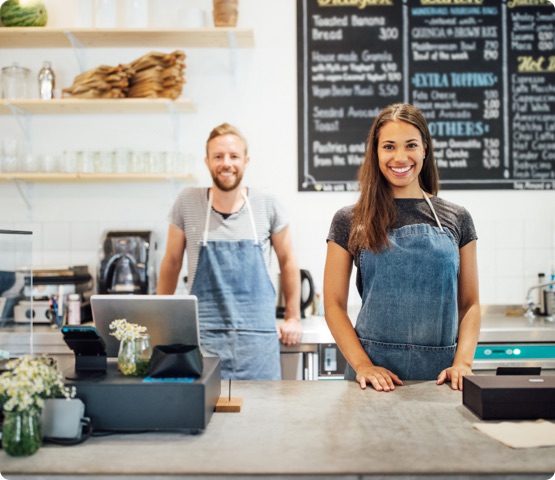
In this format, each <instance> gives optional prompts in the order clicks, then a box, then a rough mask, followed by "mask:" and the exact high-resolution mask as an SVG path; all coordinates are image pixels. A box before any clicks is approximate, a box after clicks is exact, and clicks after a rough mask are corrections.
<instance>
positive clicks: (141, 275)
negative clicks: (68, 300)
mask: <svg viewBox="0 0 555 480" xmlns="http://www.w3.org/2000/svg"><path fill="white" fill-rule="evenodd" d="M156 249H157V242H156V239H155V238H154V232H151V231H136V230H132V231H131V230H130V231H124V230H121V231H109V232H105V233H104V234H103V236H102V239H101V243H100V252H99V256H100V259H99V260H100V261H99V265H98V274H97V281H98V293H100V294H115V293H117V294H141V295H147V294H155V293H156V265H155V252H156Z"/></svg>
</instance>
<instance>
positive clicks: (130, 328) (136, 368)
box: [110, 318, 152, 375]
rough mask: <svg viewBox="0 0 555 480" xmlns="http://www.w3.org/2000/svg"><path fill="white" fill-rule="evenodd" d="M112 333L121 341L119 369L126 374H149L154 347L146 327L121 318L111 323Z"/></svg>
mask: <svg viewBox="0 0 555 480" xmlns="http://www.w3.org/2000/svg"><path fill="white" fill-rule="evenodd" d="M110 330H111V332H110V335H113V336H114V337H116V338H117V339H118V340H119V341H120V345H119V352H118V369H119V371H120V372H121V373H123V374H124V375H147V374H148V368H149V365H150V357H151V355H152V348H151V346H150V335H148V334H147V333H146V327H143V326H141V325H138V324H136V323H129V322H128V321H127V320H126V319H125V318H119V319H116V320H114V321H113V322H112V323H110Z"/></svg>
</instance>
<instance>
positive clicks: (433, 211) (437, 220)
mask: <svg viewBox="0 0 555 480" xmlns="http://www.w3.org/2000/svg"><path fill="white" fill-rule="evenodd" d="M422 195H423V196H424V200H426V203H427V204H428V205H429V206H430V208H431V209H432V213H433V214H434V217H435V219H436V222H437V226H438V227H439V228H440V229H441V230H443V227H442V226H441V222H440V221H439V218H437V215H436V211H435V209H434V206H433V205H432V202H430V199H429V198H428V195H426V192H424V190H422Z"/></svg>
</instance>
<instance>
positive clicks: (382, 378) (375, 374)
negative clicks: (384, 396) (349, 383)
mask: <svg viewBox="0 0 555 480" xmlns="http://www.w3.org/2000/svg"><path fill="white" fill-rule="evenodd" d="M356 378H357V382H358V383H359V385H360V388H362V389H363V390H364V389H365V388H366V385H367V383H370V385H372V386H373V387H374V390H377V391H378V392H390V391H391V390H395V385H403V382H402V381H401V379H400V378H399V377H398V376H397V375H395V374H394V373H393V372H391V371H390V370H388V369H387V368H383V367H376V366H375V365H372V366H368V367H363V368H361V369H360V370H358V371H357V377H356Z"/></svg>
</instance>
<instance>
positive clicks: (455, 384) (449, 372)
mask: <svg viewBox="0 0 555 480" xmlns="http://www.w3.org/2000/svg"><path fill="white" fill-rule="evenodd" d="M465 375H474V374H473V373H472V368H470V367H469V366H467V365H453V366H452V367H449V368H446V369H445V370H443V371H442V372H441V373H440V374H439V376H438V377H437V384H438V385H442V384H443V383H445V382H446V381H447V382H448V381H451V388H452V389H453V390H462V389H463V377H464V376H465Z"/></svg>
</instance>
